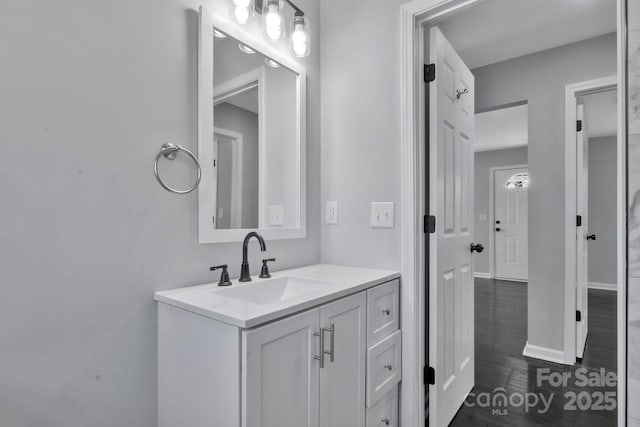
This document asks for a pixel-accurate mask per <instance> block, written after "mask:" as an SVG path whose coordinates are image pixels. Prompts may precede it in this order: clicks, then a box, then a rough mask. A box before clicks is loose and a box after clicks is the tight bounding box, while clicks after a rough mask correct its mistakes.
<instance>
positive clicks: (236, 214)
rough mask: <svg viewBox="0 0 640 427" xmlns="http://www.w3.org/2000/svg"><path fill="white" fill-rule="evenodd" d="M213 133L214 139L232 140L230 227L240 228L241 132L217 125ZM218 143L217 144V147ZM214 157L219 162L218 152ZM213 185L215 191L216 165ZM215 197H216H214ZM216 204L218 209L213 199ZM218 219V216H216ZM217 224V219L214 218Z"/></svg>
mask: <svg viewBox="0 0 640 427" xmlns="http://www.w3.org/2000/svg"><path fill="white" fill-rule="evenodd" d="M213 135H214V139H215V135H222V136H226V137H228V138H230V139H232V140H233V142H234V143H233V146H232V147H231V150H232V153H231V155H232V161H233V163H232V165H231V177H232V178H231V208H232V209H231V222H230V227H231V228H241V227H242V193H243V191H242V176H243V172H242V169H243V153H244V151H243V146H244V140H243V137H242V134H240V133H238V132H233V131H230V130H227V129H222V128H218V127H214V128H213ZM219 148H220V145H219V144H218V149H219ZM215 159H216V160H218V162H217V164H218V165H219V164H220V161H219V159H218V153H215ZM213 176H214V178H215V179H214V186H216V193H217V185H218V168H217V166H216V168H215V170H214V173H213ZM216 199H217V198H216ZM214 203H215V204H216V210H217V209H218V202H217V200H214ZM218 219H219V218H218ZM216 225H217V220H216Z"/></svg>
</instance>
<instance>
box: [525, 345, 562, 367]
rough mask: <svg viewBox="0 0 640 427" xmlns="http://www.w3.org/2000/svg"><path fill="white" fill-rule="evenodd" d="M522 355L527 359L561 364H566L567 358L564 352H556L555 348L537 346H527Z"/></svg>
mask: <svg viewBox="0 0 640 427" xmlns="http://www.w3.org/2000/svg"><path fill="white" fill-rule="evenodd" d="M522 355H523V356H525V357H532V358H534V359H541V360H546V361H548V362H553V363H560V364H564V361H565V359H566V356H565V354H564V351H561V350H556V349H553V348H547V347H540V346H537V345H531V344H529V341H527V344H526V345H525V346H524V350H522Z"/></svg>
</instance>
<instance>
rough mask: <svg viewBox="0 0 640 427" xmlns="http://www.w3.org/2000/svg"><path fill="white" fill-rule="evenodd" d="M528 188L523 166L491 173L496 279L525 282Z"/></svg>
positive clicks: (526, 172)
mask: <svg viewBox="0 0 640 427" xmlns="http://www.w3.org/2000/svg"><path fill="white" fill-rule="evenodd" d="M528 187H529V170H528V169H527V168H526V167H521V168H513V169H496V170H494V171H493V196H494V208H493V209H494V214H493V217H494V223H493V233H494V238H495V240H494V241H495V252H494V254H495V269H496V274H495V276H496V279H505V280H520V281H526V280H527V277H528V271H529V266H528V262H529V249H528V247H529V242H528V240H529V237H528V207H527V199H528V197H527V193H528Z"/></svg>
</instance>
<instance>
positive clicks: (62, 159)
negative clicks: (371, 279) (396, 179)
mask: <svg viewBox="0 0 640 427" xmlns="http://www.w3.org/2000/svg"><path fill="white" fill-rule="evenodd" d="M297 3H299V4H300V6H301V7H303V8H304V9H305V11H306V12H307V14H308V15H309V18H310V19H311V20H312V22H314V23H315V25H314V26H313V29H314V31H315V32H314V34H313V40H314V41H316V43H317V40H318V37H319V34H318V31H319V28H320V25H319V3H318V2H317V1H314V0H298V2H297ZM201 4H204V5H207V6H209V7H210V8H211V9H214V10H217V11H218V13H220V14H223V15H224V16H228V15H227V14H228V3H227V2H226V1H222V0H215V1H212V0H137V1H128V0H112V1H104V0H59V1H56V2H50V1H43V0H40V1H38V0H21V1H5V2H2V5H1V6H0V52H2V58H3V60H2V79H1V82H0V99H1V100H2V102H0V117H2V120H1V123H0V144H1V145H2V156H0V182H2V203H1V205H0V272H1V279H0V280H1V283H2V286H1V289H2V298H0V343H2V344H1V346H0V366H2V368H1V369H0V414H2V415H1V418H2V421H1V422H0V423H1V424H2V425H3V426H11V427H20V426H31V427H36V426H43V427H45V426H46V427H58V426H59V427H63V426H64V427H76V426H77V427H86V426H92V427H113V426H131V427H134V426H135V427H152V426H155V425H156V406H157V405H156V388H157V381H156V357H157V352H156V345H157V343H156V326H157V322H156V307H155V303H154V301H153V293H154V292H155V291H157V290H165V289H170V288H175V287H180V286H186V285H192V284H198V283H205V282H211V281H213V280H215V279H217V274H212V273H210V272H209V268H208V267H209V266H211V265H215V264H219V263H223V262H228V263H229V264H230V268H231V274H232V275H233V276H237V275H238V273H239V266H240V257H241V247H240V244H225V245H207V246H202V245H199V244H198V243H197V221H196V209H197V197H196V195H195V193H193V194H191V195H188V196H178V195H172V194H169V193H168V192H166V191H165V190H163V189H162V188H161V187H160V186H159V185H158V183H157V182H156V181H155V178H154V176H153V171H152V165H153V159H154V157H155V156H156V154H157V153H158V150H159V148H160V145H161V144H162V143H164V142H166V141H173V142H175V143H178V144H183V145H184V146H185V147H187V148H189V149H192V150H194V151H195V150H196V129H197V128H196V117H197V111H196V107H197V96H196V95H197V93H196V89H197V88H196V82H197V71H196V70H197V68H196V58H197V15H196V12H195V10H197V8H198V7H199V6H200V5H201ZM249 31H251V32H252V33H253V34H255V35H256V36H257V37H262V35H261V30H260V28H259V23H258V22H256V23H254V24H252V25H251V26H250V27H249ZM317 46H318V45H317V44H316V45H315V49H314V50H313V51H312V56H310V57H308V58H307V59H305V60H304V63H305V65H306V66H307V71H308V73H309V81H308V89H309V97H308V114H309V115H308V118H309V120H308V137H309V138H308V147H309V156H308V165H307V172H308V192H309V194H310V195H314V194H315V195H317V194H319V192H320V162H319V158H320V148H319V143H320V86H319V83H320V80H319V79H320V76H319V50H318V48H317ZM281 47H282V48H283V49H286V43H284V42H283V43H282V45H281ZM186 165H187V164H186V162H184V165H182V164H176V165H175V166H174V167H175V168H179V167H181V166H185V168H184V169H181V170H183V171H184V175H185V177H186V175H187V174H189V179H190V178H191V176H190V174H192V173H193V170H192V169H186V167H187V166H186ZM163 166H165V167H169V166H170V165H166V164H163ZM186 181H187V179H185V182H186ZM319 211H320V209H319V203H318V199H317V198H315V197H310V198H309V209H308V212H309V214H308V215H309V216H308V224H309V228H308V238H307V239H302V240H296V241H272V242H268V248H269V254H270V255H273V256H275V257H276V258H277V259H278V262H277V264H276V266H275V268H277V269H282V268H285V267H294V266H299V265H303V264H309V263H314V262H317V261H319V260H320V236H319V227H318V224H319V221H320V218H319V215H318V212H319ZM250 253H251V261H252V267H253V271H254V272H255V273H257V272H258V271H259V270H258V269H259V267H260V265H259V263H258V260H259V258H260V255H259V251H258V250H257V249H256V247H255V246H253V245H252V248H251V251H250Z"/></svg>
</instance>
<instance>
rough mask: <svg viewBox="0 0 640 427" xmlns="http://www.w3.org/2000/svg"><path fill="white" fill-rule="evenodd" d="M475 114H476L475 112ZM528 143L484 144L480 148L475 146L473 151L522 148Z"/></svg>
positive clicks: (482, 151)
mask: <svg viewBox="0 0 640 427" xmlns="http://www.w3.org/2000/svg"><path fill="white" fill-rule="evenodd" d="M476 115H477V114H476ZM528 146H529V143H528V142H523V143H518V144H509V145H499V146H498V145H495V146H491V145H489V146H487V145H485V146H484V147H482V148H475V149H474V150H473V151H474V153H484V152H486V151H500V150H510V149H512V148H523V147H528Z"/></svg>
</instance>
